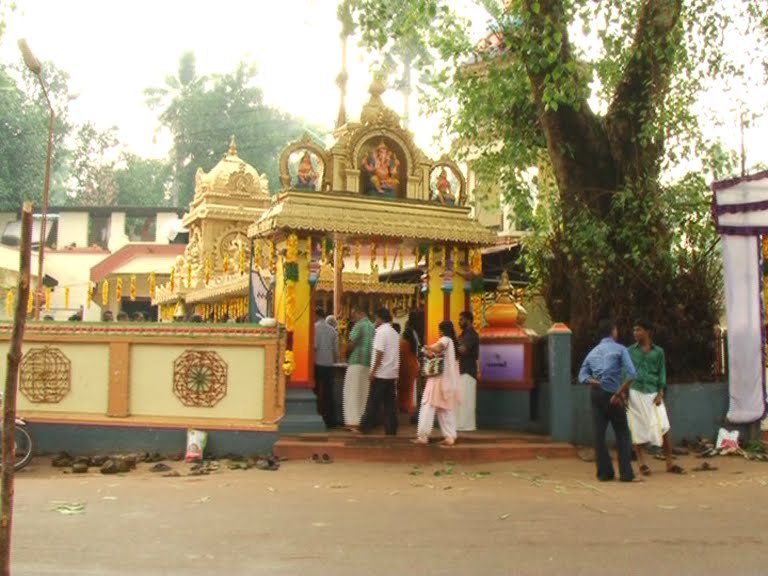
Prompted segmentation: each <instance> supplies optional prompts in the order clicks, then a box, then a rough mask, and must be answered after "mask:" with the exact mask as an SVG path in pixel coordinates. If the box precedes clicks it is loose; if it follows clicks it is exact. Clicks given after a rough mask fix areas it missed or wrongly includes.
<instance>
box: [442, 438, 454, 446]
mask: <svg viewBox="0 0 768 576" xmlns="http://www.w3.org/2000/svg"><path fill="white" fill-rule="evenodd" d="M454 444H456V439H455V438H445V439H444V440H443V441H442V442H440V446H453V445H454Z"/></svg>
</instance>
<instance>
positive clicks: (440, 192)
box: [432, 166, 456, 206]
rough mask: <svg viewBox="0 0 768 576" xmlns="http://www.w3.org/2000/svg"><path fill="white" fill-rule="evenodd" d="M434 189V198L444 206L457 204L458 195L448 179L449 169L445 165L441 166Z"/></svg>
mask: <svg viewBox="0 0 768 576" xmlns="http://www.w3.org/2000/svg"><path fill="white" fill-rule="evenodd" d="M433 186H434V190H433V193H432V200H433V201H435V202H437V203H438V204H442V205H443V206H455V205H456V195H455V194H454V192H453V186H452V185H451V181H450V180H449V179H448V171H447V170H446V169H445V167H444V166H443V167H442V168H440V172H439V174H438V175H437V179H436V180H435V183H434V185H433Z"/></svg>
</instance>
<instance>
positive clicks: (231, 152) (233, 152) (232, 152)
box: [227, 134, 237, 156]
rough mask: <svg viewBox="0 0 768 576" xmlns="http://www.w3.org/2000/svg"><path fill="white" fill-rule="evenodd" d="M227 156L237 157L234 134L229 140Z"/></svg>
mask: <svg viewBox="0 0 768 576" xmlns="http://www.w3.org/2000/svg"><path fill="white" fill-rule="evenodd" d="M227 156H237V143H236V142H235V135H234V134H232V138H230V139H229V150H227Z"/></svg>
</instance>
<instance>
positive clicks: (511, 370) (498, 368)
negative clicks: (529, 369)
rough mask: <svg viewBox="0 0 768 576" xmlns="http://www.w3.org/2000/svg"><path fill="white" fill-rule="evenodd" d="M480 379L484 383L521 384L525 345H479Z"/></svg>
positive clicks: (523, 377) (523, 378)
mask: <svg viewBox="0 0 768 576" xmlns="http://www.w3.org/2000/svg"><path fill="white" fill-rule="evenodd" d="M480 378H481V379H482V380H483V381H484V382H508V383H510V382H523V381H524V380H525V345H524V344H523V343H520V344H512V343H508V344H485V343H481V344H480Z"/></svg>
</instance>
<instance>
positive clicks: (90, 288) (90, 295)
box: [85, 280, 93, 309]
mask: <svg viewBox="0 0 768 576" xmlns="http://www.w3.org/2000/svg"><path fill="white" fill-rule="evenodd" d="M92 300H93V284H91V281H90V280H88V287H87V288H86V289H85V307H86V308H89V309H90V307H91V301H92Z"/></svg>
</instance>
